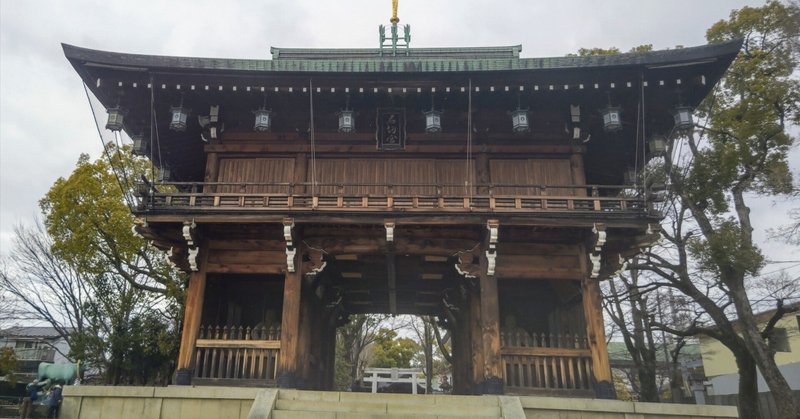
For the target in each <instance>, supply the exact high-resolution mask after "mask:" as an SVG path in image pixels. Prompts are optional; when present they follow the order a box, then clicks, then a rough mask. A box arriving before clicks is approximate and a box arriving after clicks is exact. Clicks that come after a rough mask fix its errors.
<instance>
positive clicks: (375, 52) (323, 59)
mask: <svg viewBox="0 0 800 419" xmlns="http://www.w3.org/2000/svg"><path fill="white" fill-rule="evenodd" d="M741 43H742V41H741V40H733V41H729V42H725V43H719V44H709V45H702V46H697V47H689V48H679V49H671V50H662V51H652V52H644V53H625V54H616V55H594V56H583V57H581V56H569V57H548V58H519V51H520V50H521V49H522V48H521V46H511V47H482V48H411V49H409V50H408V55H405V54H404V53H403V54H398V55H387V54H383V55H382V54H381V52H380V51H381V50H380V49H314V48H272V50H271V52H272V55H273V59H272V60H264V59H232V58H203V57H175V56H163V55H141V54H126V53H118V52H110V51H100V50H94V49H88V48H81V47H76V46H73V45H68V44H62V47H63V49H64V55H65V56H66V57H67V58H68V59H69V60H70V61H73V62H74V63H78V62H79V63H83V64H85V65H90V66H100V67H102V66H110V67H112V68H116V69H128V70H132V71H148V70H158V69H161V70H163V69H171V70H193V71H197V70H211V71H225V72H227V71H231V72H275V73H281V72H292V73H313V72H316V73H420V72H487V71H517V70H559V69H575V68H602V67H630V66H649V67H659V66H677V65H691V64H700V63H707V62H714V61H716V60H718V59H720V58H722V57H725V58H723V61H725V62H726V64H725V67H727V62H728V61H729V60H730V59H731V57H733V56H735V55H736V53H738V51H739V49H740V47H741Z"/></svg>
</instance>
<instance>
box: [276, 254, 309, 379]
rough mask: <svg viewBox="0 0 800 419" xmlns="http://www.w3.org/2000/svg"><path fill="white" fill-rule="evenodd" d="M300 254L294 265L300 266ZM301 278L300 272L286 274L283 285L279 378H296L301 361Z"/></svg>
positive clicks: (296, 257)
mask: <svg viewBox="0 0 800 419" xmlns="http://www.w3.org/2000/svg"><path fill="white" fill-rule="evenodd" d="M300 261H301V257H300V252H297V255H295V265H296V266H297V267H299V266H300ZM301 291H302V277H301V273H300V270H299V269H297V270H296V271H295V272H287V273H286V276H285V280H284V284H283V315H282V317H281V359H280V365H279V368H278V370H279V373H278V374H279V376H283V375H286V376H289V377H292V376H294V377H296V376H297V374H298V373H299V369H300V365H299V362H301V361H302V359H303V357H304V356H303V354H302V353H301V352H300V351H301V348H300V339H301V337H300V315H301V314H300V313H301V296H302V295H301V294H302V292H301Z"/></svg>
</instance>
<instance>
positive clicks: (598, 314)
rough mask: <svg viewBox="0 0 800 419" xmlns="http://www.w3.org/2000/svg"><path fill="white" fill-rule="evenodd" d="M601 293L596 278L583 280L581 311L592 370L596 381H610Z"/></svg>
mask: <svg viewBox="0 0 800 419" xmlns="http://www.w3.org/2000/svg"><path fill="white" fill-rule="evenodd" d="M601 300H602V294H601V292H600V286H599V284H598V283H597V280H595V279H591V278H587V279H584V280H583V312H584V315H585V316H586V334H587V336H588V338H589V349H590V351H591V354H592V372H593V374H594V379H595V380H596V381H597V382H602V381H606V382H609V383H610V382H611V364H610V363H609V361H608V348H607V347H606V332H605V324H604V323H603V307H602V303H601Z"/></svg>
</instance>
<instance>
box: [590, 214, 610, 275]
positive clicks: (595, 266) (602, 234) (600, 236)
mask: <svg viewBox="0 0 800 419" xmlns="http://www.w3.org/2000/svg"><path fill="white" fill-rule="evenodd" d="M592 233H593V234H594V236H593V237H592V242H591V246H590V247H591V248H592V250H593V251H592V252H591V253H589V261H590V262H591V263H592V271H591V274H590V275H589V276H590V277H591V278H592V279H596V278H598V277H600V268H601V267H602V263H603V260H602V259H603V256H602V252H603V246H605V244H606V239H607V237H606V225H605V224H603V223H594V226H592Z"/></svg>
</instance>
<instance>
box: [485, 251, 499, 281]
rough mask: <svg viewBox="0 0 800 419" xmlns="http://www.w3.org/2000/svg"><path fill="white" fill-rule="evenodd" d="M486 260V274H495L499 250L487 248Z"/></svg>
mask: <svg viewBox="0 0 800 419" xmlns="http://www.w3.org/2000/svg"><path fill="white" fill-rule="evenodd" d="M486 262H487V264H486V275H489V276H494V271H495V267H496V266H497V252H495V251H494V250H487V251H486Z"/></svg>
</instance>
